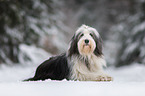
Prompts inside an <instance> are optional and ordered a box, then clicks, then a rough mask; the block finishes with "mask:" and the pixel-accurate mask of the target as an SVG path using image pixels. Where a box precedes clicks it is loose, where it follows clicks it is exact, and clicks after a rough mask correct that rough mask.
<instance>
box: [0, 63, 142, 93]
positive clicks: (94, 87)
mask: <svg viewBox="0 0 145 96" xmlns="http://www.w3.org/2000/svg"><path fill="white" fill-rule="evenodd" d="M32 65H33V66H32ZM32 65H27V66H23V65H19V66H11V67H10V66H6V65H1V66H0V77H1V79H0V90H1V91H0V96H97V95H99V96H145V91H144V89H145V76H144V73H145V70H144V69H145V66H144V65H139V64H134V65H131V66H126V67H121V68H113V67H109V68H108V69H106V70H105V71H106V72H107V73H109V74H110V75H111V76H112V77H113V78H114V81H113V82H92V81H86V82H85V81H67V80H63V81H55V80H54V81H52V80H45V81H37V82H34V81H33V82H22V80H24V79H27V78H29V77H32V76H33V75H34V72H35V69H36V67H37V66H38V65H39V64H32Z"/></svg>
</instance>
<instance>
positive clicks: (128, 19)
mask: <svg viewBox="0 0 145 96" xmlns="http://www.w3.org/2000/svg"><path fill="white" fill-rule="evenodd" d="M82 24H86V25H89V26H92V27H94V28H96V29H97V30H98V32H99V33H100V34H101V36H102V39H103V46H104V48H103V53H104V55H105V58H106V61H107V65H108V66H114V67H121V66H125V65H132V64H142V65H145V0H0V67H1V66H3V65H7V66H11V67H13V66H17V65H23V66H25V65H33V64H37V65H39V63H41V62H42V61H44V60H45V59H48V58H49V56H52V55H58V54H61V53H63V52H65V51H66V50H67V48H68V44H69V41H70V39H71V37H72V36H73V34H74V33H75V31H76V30H77V28H78V27H80V26H81V25H82ZM0 70H1V69H0Z"/></svg>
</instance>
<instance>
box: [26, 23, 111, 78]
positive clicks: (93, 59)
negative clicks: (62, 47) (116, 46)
mask: <svg viewBox="0 0 145 96" xmlns="http://www.w3.org/2000/svg"><path fill="white" fill-rule="evenodd" d="M103 66H106V61H105V59H104V55H103V53H102V39H101V37H100V35H99V33H98V32H97V30H96V29H95V28H92V27H89V26H87V25H82V26H81V27H79V28H78V30H77V31H76V32H75V34H74V36H73V37H72V39H71V41H70V44H69V48H68V50H67V52H66V53H63V54H61V55H58V56H55V57H51V58H50V59H48V60H46V61H44V62H43V63H42V64H40V65H39V66H38V68H37V70H36V72H35V76H34V77H33V78H30V79H27V80H25V81H37V80H46V79H51V80H63V79H67V80H75V81H77V80H79V81H112V80H113V78H112V77H111V76H109V75H108V74H106V73H105V72H104V71H103Z"/></svg>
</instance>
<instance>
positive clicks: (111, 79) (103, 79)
mask: <svg viewBox="0 0 145 96" xmlns="http://www.w3.org/2000/svg"><path fill="white" fill-rule="evenodd" d="M96 81H113V78H112V77H111V76H108V75H103V76H101V75H100V76H98V77H97V79H96Z"/></svg>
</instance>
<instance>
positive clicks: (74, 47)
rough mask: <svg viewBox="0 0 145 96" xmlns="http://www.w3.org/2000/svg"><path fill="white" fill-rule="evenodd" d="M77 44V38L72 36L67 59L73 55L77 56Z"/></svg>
mask: <svg viewBox="0 0 145 96" xmlns="http://www.w3.org/2000/svg"><path fill="white" fill-rule="evenodd" d="M77 42H78V40H77V37H76V36H75V34H74V36H73V37H72V39H71V42H70V44H69V49H68V57H71V56H72V55H73V54H79V52H78V46H77Z"/></svg>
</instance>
